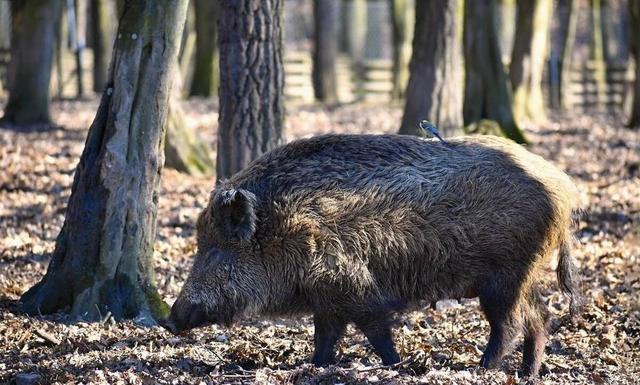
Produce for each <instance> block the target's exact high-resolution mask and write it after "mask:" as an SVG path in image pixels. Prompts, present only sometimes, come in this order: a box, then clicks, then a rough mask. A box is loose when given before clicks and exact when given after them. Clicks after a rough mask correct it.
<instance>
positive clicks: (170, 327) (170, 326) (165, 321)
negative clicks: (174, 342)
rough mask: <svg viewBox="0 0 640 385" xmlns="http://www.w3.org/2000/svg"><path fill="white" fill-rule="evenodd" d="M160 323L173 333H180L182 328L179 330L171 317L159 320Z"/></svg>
mask: <svg viewBox="0 0 640 385" xmlns="http://www.w3.org/2000/svg"><path fill="white" fill-rule="evenodd" d="M158 324H159V325H160V326H162V327H163V328H165V329H167V330H168V331H169V332H170V333H172V334H175V335H178V334H180V330H178V328H177V327H176V325H175V324H174V323H173V322H172V321H171V319H169V318H165V319H160V320H158Z"/></svg>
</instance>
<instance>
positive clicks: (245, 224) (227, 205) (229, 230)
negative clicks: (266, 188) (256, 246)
mask: <svg viewBox="0 0 640 385" xmlns="http://www.w3.org/2000/svg"><path fill="white" fill-rule="evenodd" d="M215 203H216V204H215V210H216V214H217V215H216V217H217V218H218V220H219V224H220V226H221V228H222V231H223V233H224V236H226V237H229V238H234V239H237V240H239V241H248V240H249V239H251V237H253V234H254V233H255V231H256V213H255V205H256V196H255V195H254V194H253V193H251V192H249V191H247V190H243V189H237V190H236V189H233V188H231V189H228V190H224V191H221V192H220V194H218V196H217V199H216V200H215Z"/></svg>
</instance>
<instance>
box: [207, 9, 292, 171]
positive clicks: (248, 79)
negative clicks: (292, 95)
mask: <svg viewBox="0 0 640 385" xmlns="http://www.w3.org/2000/svg"><path fill="white" fill-rule="evenodd" d="M283 7H284V1H283V0H264V1H261V2H255V1H251V0H242V1H233V2H223V3H221V4H220V22H219V24H218V25H219V30H218V34H219V43H220V116H219V119H218V121H219V129H218V158H217V162H216V171H217V178H218V180H219V181H220V180H223V179H226V178H229V177H230V176H231V175H233V174H235V173H236V172H238V171H240V170H241V169H243V168H244V167H246V166H247V164H249V162H251V161H252V160H254V159H256V158H257V157H259V156H260V155H262V154H264V153H265V152H267V151H269V150H271V149H273V148H275V147H277V146H279V145H280V144H282V143H283V142H284V138H285V136H284V95H283V86H284V69H283V64H282V10H283Z"/></svg>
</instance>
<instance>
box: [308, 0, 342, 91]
mask: <svg viewBox="0 0 640 385" xmlns="http://www.w3.org/2000/svg"><path fill="white" fill-rule="evenodd" d="M337 7H338V4H337V0H314V2H313V20H314V37H313V41H314V44H313V69H312V77H313V92H314V94H315V97H316V99H317V100H319V101H322V102H325V103H335V102H336V101H337V100H338V89H337V87H338V85H337V80H336V79H337V78H336V58H337V55H338V41H337V37H338V31H337V23H336V16H337V11H338V8H337Z"/></svg>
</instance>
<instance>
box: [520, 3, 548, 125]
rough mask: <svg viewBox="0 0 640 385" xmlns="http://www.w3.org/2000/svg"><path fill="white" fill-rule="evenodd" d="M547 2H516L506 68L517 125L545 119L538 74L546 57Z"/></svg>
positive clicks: (540, 82)
mask: <svg viewBox="0 0 640 385" xmlns="http://www.w3.org/2000/svg"><path fill="white" fill-rule="evenodd" d="M552 5H553V4H552V1H551V0H518V2H517V8H516V33H515V39H514V44H513V51H512V55H511V64H510V66H509V77H510V79H511V87H512V90H513V114H514V116H515V119H516V121H517V122H521V121H523V120H524V119H530V120H531V121H534V122H539V121H541V120H544V119H545V112H544V103H543V99H542V72H543V71H544V64H545V59H546V57H547V41H548V34H549V23H550V17H551V7H552Z"/></svg>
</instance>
